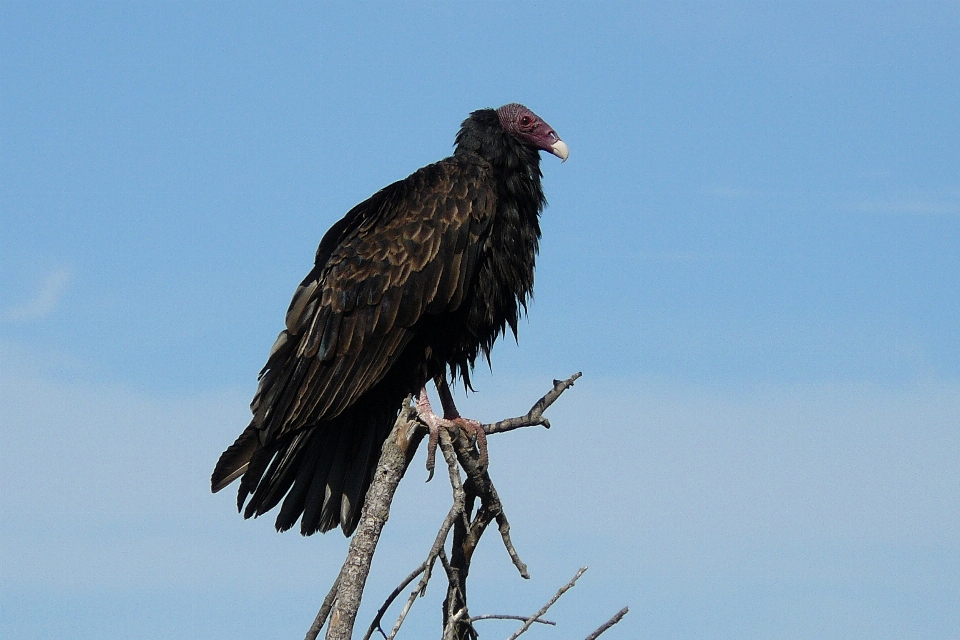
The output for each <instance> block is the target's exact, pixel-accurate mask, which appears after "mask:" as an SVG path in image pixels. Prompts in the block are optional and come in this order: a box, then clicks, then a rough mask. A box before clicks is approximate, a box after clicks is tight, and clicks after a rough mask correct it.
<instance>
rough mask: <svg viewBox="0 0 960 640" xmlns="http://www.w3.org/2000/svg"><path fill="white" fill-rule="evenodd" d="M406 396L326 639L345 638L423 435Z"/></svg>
mask: <svg viewBox="0 0 960 640" xmlns="http://www.w3.org/2000/svg"><path fill="white" fill-rule="evenodd" d="M410 400H411V399H410V398H409V397H408V398H407V400H406V401H405V402H404V405H403V408H402V409H401V410H400V414H399V415H398V416H397V421H396V423H395V424H394V426H393V430H392V431H391V432H390V435H389V436H387V439H386V441H385V442H384V443H383V449H382V452H381V454H380V462H379V464H378V465H377V470H376V473H375V475H374V478H373V481H372V482H371V483H370V488H369V489H368V490H367V495H366V498H365V501H364V507H363V512H362V514H361V516H360V522H359V524H358V525H357V532H356V533H355V534H354V536H353V540H351V541H350V550H349V551H348V552H347V559H346V561H345V562H344V564H343V568H342V569H341V570H340V578H339V580H340V584H339V587H338V589H337V595H336V598H335V601H334V606H333V612H332V613H331V615H330V628H329V629H328V630H327V640H349V639H350V637H351V636H352V634H353V625H354V622H355V621H356V617H357V611H358V610H359V609H360V598H361V596H362V595H363V587H364V585H365V584H366V581H367V575H368V574H369V573H370V563H371V562H372V560H373V553H374V551H376V548H377V542H378V541H379V540H380V532H381V531H382V530H383V525H384V524H385V523H386V521H387V519H388V518H389V517H390V504H391V502H393V495H394V493H395V492H396V490H397V485H398V484H399V483H400V480H401V478H403V474H404V473H405V472H406V470H407V467H408V466H409V464H410V460H411V458H412V457H413V453H414V452H415V451H416V448H417V446H418V445H419V444H420V440H421V439H422V438H423V433H422V430H421V429H419V423H418V422H417V421H416V420H415V419H414V413H415V412H414V410H413V408H412V406H411V404H410Z"/></svg>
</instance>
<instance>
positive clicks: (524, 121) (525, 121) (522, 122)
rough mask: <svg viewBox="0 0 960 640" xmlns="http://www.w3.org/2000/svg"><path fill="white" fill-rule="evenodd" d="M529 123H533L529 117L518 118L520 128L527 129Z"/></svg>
mask: <svg viewBox="0 0 960 640" xmlns="http://www.w3.org/2000/svg"><path fill="white" fill-rule="evenodd" d="M531 122H533V118H531V117H530V116H521V117H520V126H521V127H529V126H530V123H531Z"/></svg>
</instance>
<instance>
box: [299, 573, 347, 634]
mask: <svg viewBox="0 0 960 640" xmlns="http://www.w3.org/2000/svg"><path fill="white" fill-rule="evenodd" d="M338 589H340V576H339V575H338V576H337V579H336V580H334V581H333V586H332V587H330V591H329V592H328V593H327V597H326V598H324V599H323V604H322V605H320V611H318V612H317V617H316V618H314V620H313V624H312V625H310V629H309V630H307V636H306V638H304V640H317V636H319V635H320V629H323V624H324V623H325V622H326V621H327V616H329V615H330V610H331V609H333V601H334V599H335V598H336V597H337V590H338Z"/></svg>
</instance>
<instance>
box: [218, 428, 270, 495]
mask: <svg viewBox="0 0 960 640" xmlns="http://www.w3.org/2000/svg"><path fill="white" fill-rule="evenodd" d="M259 448H260V438H259V436H258V435H257V429H256V428H255V427H254V426H253V425H250V426H248V427H247V428H246V429H244V430H243V433H241V434H240V437H239V438H237V440H236V442H234V443H233V444H232V445H230V447H229V448H228V449H227V450H226V451H224V452H223V453H222V454H221V455H220V459H219V460H218V461H217V466H216V467H215V468H214V470H213V475H212V476H211V477H210V489H211V490H212V491H213V492H214V493H216V492H218V491H220V490H221V489H223V488H224V487H226V486H227V485H228V484H230V483H231V482H233V481H234V480H236V479H237V478H239V477H240V476H242V475H243V474H244V473H246V471H247V468H248V467H249V465H250V459H251V458H252V457H253V454H254V453H256V452H257V449H259Z"/></svg>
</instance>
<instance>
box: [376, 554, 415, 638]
mask: <svg viewBox="0 0 960 640" xmlns="http://www.w3.org/2000/svg"><path fill="white" fill-rule="evenodd" d="M426 568H427V563H426V562H423V563H422V564H421V565H420V566H419V567H417V568H416V569H414V571H413V572H412V573H411V574H410V575H408V576H407V577H406V578H404V579H403V581H402V582H401V583H400V584H399V585H397V588H396V589H394V590H393V591H392V592H391V593H390V595H389V596H387V599H386V600H385V601H384V602H383V604H382V605H381V606H380V610H379V611H377V615H376V617H375V618H374V619H373V622H371V623H370V626H369V627H368V628H367V633H366V634H364V636H363V640H370V636H372V635H373V632H374V631H377V630H379V631H380V635H382V636H383V637H384V638H386V637H387V634H386V633H384V632H383V629H382V628H381V627H380V621H381V620H382V619H383V614H385V613H386V612H387V609H389V608H390V605H391V604H393V601H394V600H396V598H397V596H398V595H400V592H401V591H403V590H404V589H406V588H407V585H408V584H410V583H411V582H413V581H414V579H415V578H416V577H417V576H419V575H420V574H421V573H423V572H424V570H425V569H426Z"/></svg>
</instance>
